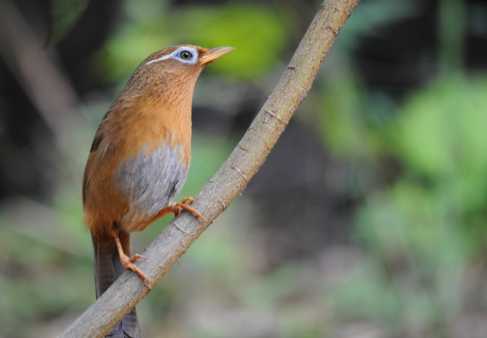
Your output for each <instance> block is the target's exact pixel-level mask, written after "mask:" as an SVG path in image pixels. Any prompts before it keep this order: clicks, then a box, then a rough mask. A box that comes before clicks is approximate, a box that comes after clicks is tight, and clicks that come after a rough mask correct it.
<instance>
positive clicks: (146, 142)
mask: <svg viewBox="0 0 487 338" xmlns="http://www.w3.org/2000/svg"><path fill="white" fill-rule="evenodd" d="M232 50H233V48H231V47H217V48H211V49H209V48H203V47H200V46H196V45H190V44H188V45H177V46H173V47H168V48H164V49H161V50H159V51H157V52H155V53H152V54H151V55H149V56H148V57H147V58H146V59H145V60H144V61H143V62H142V63H141V64H140V65H139V66H138V67H137V68H136V69H135V71H134V73H133V74H132V76H131V77H130V78H129V80H128V81H127V83H126V85H125V87H124V88H123V89H122V91H121V93H120V94H119V96H118V97H117V98H116V99H115V100H114V102H113V103H112V105H111V106H110V108H109V109H108V112H107V113H106V114H105V116H104V118H103V119H102V121H101V122H100V125H99V126H98V129H97V130H96V133H95V136H94V139H93V142H92V145H91V149H90V151H89V155H88V159H87V162H86V166H85V171H84V176H83V187H82V199H83V213H84V220H85V223H86V224H87V226H88V228H89V231H90V233H91V238H92V243H93V249H94V262H95V264H94V265H95V267H94V270H95V286H96V297H97V298H98V297H100V296H101V295H102V294H103V292H105V290H107V289H108V287H109V286H110V285H111V284H112V283H113V282H114V281H115V279H116V278H117V277H118V276H119V275H120V274H122V273H123V272H124V271H125V270H129V271H132V272H133V273H135V274H136V275H137V276H138V277H139V278H140V279H141V281H142V282H143V283H144V286H145V287H147V288H151V287H152V281H151V279H150V278H148V277H147V276H146V274H145V273H144V272H143V271H142V270H141V269H140V268H139V267H138V266H137V265H136V262H137V261H138V260H139V259H141V258H142V256H140V255H137V254H135V255H131V250H130V233H131V232H134V231H142V230H144V229H145V228H146V227H147V226H149V225H150V224H151V223H153V222H154V221H155V220H157V219H159V218H161V217H163V216H165V215H166V214H174V216H178V215H179V214H181V213H182V212H185V211H186V212H189V213H190V214H192V215H193V216H194V217H196V218H198V220H200V221H204V218H203V216H202V215H201V214H200V213H199V212H198V211H197V210H196V209H194V208H193V207H191V203H192V201H193V200H192V198H191V197H189V198H185V199H183V200H182V201H181V202H177V203H176V202H173V199H174V197H175V196H176V195H177V193H178V192H179V191H180V190H181V187H182V186H183V184H184V182H185V180H186V177H187V174H188V169H189V165H190V158H191V134H192V126H191V115H192V101H193V93H194V89H195V85H196V82H197V79H198V78H199V75H200V74H201V72H202V70H203V69H204V68H205V67H206V66H207V65H208V64H210V63H211V62H213V61H215V60H217V59H219V58H220V57H222V56H223V55H225V54H227V53H229V52H231V51H232ZM107 337H112V338H122V337H124V338H128V337H130V338H136V337H140V328H139V325H138V322H137V315H136V312H135V309H134V310H133V311H131V312H130V313H128V314H127V315H125V317H124V318H123V319H122V320H121V321H120V322H119V323H118V324H117V325H116V326H115V327H114V328H113V329H112V331H111V332H110V334H109V335H107Z"/></svg>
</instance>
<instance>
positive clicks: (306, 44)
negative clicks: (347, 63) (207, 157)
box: [61, 0, 358, 338]
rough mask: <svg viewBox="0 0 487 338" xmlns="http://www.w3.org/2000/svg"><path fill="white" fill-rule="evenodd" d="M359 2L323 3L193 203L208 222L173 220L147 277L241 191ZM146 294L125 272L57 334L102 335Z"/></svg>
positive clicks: (167, 264) (161, 271) (144, 263)
mask: <svg viewBox="0 0 487 338" xmlns="http://www.w3.org/2000/svg"><path fill="white" fill-rule="evenodd" d="M357 3H358V0H326V1H324V2H323V5H322V6H321V8H320V9H319V10H318V12H317V14H316V16H315V18H314V19H313V22H312V23H311V25H310V26H309V28H308V31H307V32H306V34H305V35H304V37H303V39H302V40H301V42H300V44H299V46H298V48H297V50H296V52H295V54H294V56H293V57H292V59H291V61H290V63H289V65H288V66H287V69H286V70H285V71H284V73H283V74H282V76H281V78H280V80H279V82H278V84H277V86H276V87H275V89H274V90H273V92H272V94H271V95H270V96H269V98H268V99H267V101H266V102H265V103H264V105H263V107H262V108H261V109H260V111H259V113H258V115H257V116H256V118H255V119H254V121H253V122H252V124H251V125H250V127H249V129H248V130H247V132H246V133H245V135H244V136H243V138H242V139H241V140H240V142H239V143H238V145H237V146H236V147H235V149H234V150H233V152H232V153H231V155H230V157H229V158H228V159H227V160H226V161H225V163H224V164H223V165H222V167H221V168H220V169H219V170H218V172H217V173H216V174H215V175H214V176H213V178H211V179H210V181H209V182H208V183H207V184H206V185H205V186H204V187H203V189H202V191H201V192H200V194H199V195H198V197H197V198H196V199H195V202H194V204H193V207H195V208H196V209H198V210H199V211H200V212H201V213H202V214H203V215H204V216H205V218H206V220H207V222H205V224H201V223H198V222H197V220H196V219H195V218H193V217H191V216H190V215H187V214H183V215H182V216H181V217H179V218H177V219H176V220H174V221H173V222H172V223H171V224H170V225H169V226H168V227H167V228H166V229H165V230H164V231H163V232H162V233H161V234H160V235H159V236H158V237H157V238H156V239H155V240H154V241H153V242H152V243H151V244H150V245H149V247H148V248H147V249H146V250H145V252H143V253H142V254H143V256H144V257H145V259H144V260H141V261H140V263H138V264H139V266H140V268H141V269H142V270H143V271H144V272H145V273H146V275H147V276H149V277H150V278H152V279H153V280H155V281H158V280H160V279H161V278H162V277H163V276H164V275H165V274H166V273H167V272H168V271H169V269H170V268H171V266H172V265H173V264H174V263H175V262H176V261H177V259H178V258H179V257H180V256H181V255H183V254H184V253H185V252H186V250H187V249H188V248H189V246H190V245H191V243H192V242H193V241H194V240H195V239H197V238H198V237H199V236H200V234H201V233H202V232H203V231H204V230H205V229H206V228H207V227H208V225H209V224H211V222H213V220H214V219H215V218H216V217H217V216H218V215H220V214H221V213H222V212H223V211H224V210H225V208H226V207H227V206H228V205H229V204H230V202H231V201H232V200H233V199H234V198H235V197H236V196H238V195H239V194H240V193H241V192H242V191H243V190H244V189H245V187H246V186H247V184H248V183H249V181H250V179H251V178H252V177H253V176H254V175H255V173H256V172H257V171H258V170H259V168H260V167H261V165H262V164H263V163H264V161H265V159H266V158H267V155H268V154H269V152H270V151H271V149H272V148H273V147H274V145H275V143H276V142H277V140H278V138H279V136H280V135H281V134H282V132H283V131H284V129H285V128H286V126H287V124H288V122H289V120H290V119H291V117H292V115H293V114H294V112H295V110H296V108H297V107H298V105H299V104H300V103H301V101H302V100H303V99H304V97H305V96H306V94H307V93H308V91H309V89H310V88H311V85H312V83H313V80H314V79H315V77H316V74H317V72H318V70H319V68H320V64H321V62H322V61H323V60H324V59H325V57H326V55H327V53H328V51H329V50H330V48H331V46H332V44H333V42H334V41H335V39H336V36H337V33H338V31H339V30H340V28H341V27H342V26H343V25H344V24H345V22H346V20H347V19H348V17H349V16H350V14H351V11H352V10H353V8H354V7H355V6H356V5H357ZM148 292H149V290H148V289H146V288H144V286H143V284H142V282H141V281H140V279H139V278H138V277H137V276H136V275H134V274H133V273H131V272H126V273H124V274H123V275H122V276H120V278H119V279H118V280H117V281H116V282H115V283H114V284H113V285H112V286H111V287H110V288H109V289H108V290H107V291H106V292H105V293H104V294H103V295H102V296H101V297H100V298H99V299H98V300H97V301H96V303H94V304H92V305H91V306H90V307H89V308H88V309H87V310H86V311H85V312H84V313H83V314H82V315H81V316H80V317H79V318H78V319H77V320H76V321H75V322H74V323H73V324H72V325H71V326H70V327H69V328H68V329H67V330H66V331H65V332H64V333H63V334H62V335H61V337H66V338H67V337H69V338H78V337H103V336H104V335H105V334H106V333H107V332H109V331H110V329H111V327H112V326H113V325H114V324H115V323H117V322H118V321H119V320H120V319H121V318H122V317H123V316H124V314H126V313H127V312H129V311H130V309H131V308H132V307H134V306H135V305H136V304H137V303H138V302H139V301H140V300H141V299H142V298H144V296H145V295H147V293H148Z"/></svg>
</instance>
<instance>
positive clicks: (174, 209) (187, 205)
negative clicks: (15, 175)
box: [158, 197, 205, 222]
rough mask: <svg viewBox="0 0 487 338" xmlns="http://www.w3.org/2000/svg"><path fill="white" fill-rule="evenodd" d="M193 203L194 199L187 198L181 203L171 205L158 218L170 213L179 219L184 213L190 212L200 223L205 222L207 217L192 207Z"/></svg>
mask: <svg viewBox="0 0 487 338" xmlns="http://www.w3.org/2000/svg"><path fill="white" fill-rule="evenodd" d="M193 201H194V199H193V197H186V198H185V199H183V200H182V201H181V202H178V203H171V204H169V205H168V206H167V207H165V208H164V209H162V210H161V211H160V212H159V215H158V218H159V217H162V216H164V215H166V214H169V213H172V214H174V216H175V217H178V216H179V215H181V213H182V212H183V211H186V212H189V213H190V214H191V215H192V216H193V217H195V218H196V219H197V220H198V221H200V222H205V217H204V216H203V215H202V214H201V213H200V212H199V211H198V210H196V209H195V208H193V207H192V206H191V204H192V203H193Z"/></svg>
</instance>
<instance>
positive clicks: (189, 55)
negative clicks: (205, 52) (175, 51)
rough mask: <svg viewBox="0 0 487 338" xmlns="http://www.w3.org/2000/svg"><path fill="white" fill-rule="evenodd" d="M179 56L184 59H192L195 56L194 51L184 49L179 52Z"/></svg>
mask: <svg viewBox="0 0 487 338" xmlns="http://www.w3.org/2000/svg"><path fill="white" fill-rule="evenodd" d="M179 57H180V58H181V59H182V60H191V59H192V58H193V53H191V52H190V51H189V50H183V51H181V52H180V53H179Z"/></svg>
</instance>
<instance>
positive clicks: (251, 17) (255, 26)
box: [171, 5, 286, 79]
mask: <svg viewBox="0 0 487 338" xmlns="http://www.w3.org/2000/svg"><path fill="white" fill-rule="evenodd" d="M171 22H172V24H171V27H184V29H177V30H174V33H175V36H176V37H177V40H179V41H188V42H194V43H196V44H200V45H202V46H205V47H217V46H232V47H235V48H236V50H235V51H234V52H233V53H232V54H230V55H228V56H227V57H226V58H225V61H224V62H216V63H215V64H214V65H212V68H213V69H215V70H217V71H222V72H225V73H228V74H230V75H234V76H238V77H242V78H247V79H252V78H255V77H256V76H259V75H262V73H263V72H265V71H268V70H269V69H270V68H271V67H273V66H275V65H276V63H278V62H279V56H280V53H281V51H282V49H283V47H284V45H285V42H286V29H285V28H286V25H285V21H284V18H282V17H280V16H279V15H278V14H277V12H276V11H275V10H272V9H271V8H268V7H264V6H251V5H226V6H219V7H214V8H210V7H206V8H205V7H193V8H190V9H188V10H185V11H184V12H181V13H180V14H179V15H176V16H175V17H173V18H172V20H171Z"/></svg>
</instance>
